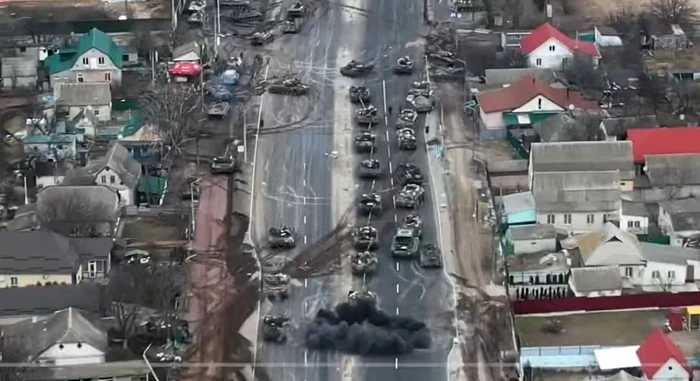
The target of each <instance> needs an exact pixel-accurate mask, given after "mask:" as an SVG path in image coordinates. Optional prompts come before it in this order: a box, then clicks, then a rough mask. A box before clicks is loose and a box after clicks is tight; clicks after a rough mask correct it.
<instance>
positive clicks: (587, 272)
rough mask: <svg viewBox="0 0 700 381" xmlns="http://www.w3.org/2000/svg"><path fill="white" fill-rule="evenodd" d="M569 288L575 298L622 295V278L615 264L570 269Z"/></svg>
mask: <svg viewBox="0 0 700 381" xmlns="http://www.w3.org/2000/svg"><path fill="white" fill-rule="evenodd" d="M569 288H570V289H571V292H572V293H573V294H574V296H576V297H577V298H597V297H601V296H619V295H622V278H621V277H620V270H619V269H618V267H617V266H597V267H577V268H572V269H571V275H570V277H569Z"/></svg>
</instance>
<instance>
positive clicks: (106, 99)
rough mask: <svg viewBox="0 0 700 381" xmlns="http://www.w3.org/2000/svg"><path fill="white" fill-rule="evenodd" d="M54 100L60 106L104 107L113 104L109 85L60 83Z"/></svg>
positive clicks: (55, 90)
mask: <svg viewBox="0 0 700 381" xmlns="http://www.w3.org/2000/svg"><path fill="white" fill-rule="evenodd" d="M54 98H55V99H56V104H57V105H59V106H91V105H92V106H103V105H108V104H110V103H111V102H112V90H111V89H110V87H109V83H58V84H56V87H54Z"/></svg>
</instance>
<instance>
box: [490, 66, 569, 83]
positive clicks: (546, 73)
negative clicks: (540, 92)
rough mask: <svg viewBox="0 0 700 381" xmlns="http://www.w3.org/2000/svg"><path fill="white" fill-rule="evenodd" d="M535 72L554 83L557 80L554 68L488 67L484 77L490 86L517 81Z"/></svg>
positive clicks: (546, 80) (541, 77) (540, 77)
mask: <svg viewBox="0 0 700 381" xmlns="http://www.w3.org/2000/svg"><path fill="white" fill-rule="evenodd" d="M530 74H534V75H536V76H537V77H538V78H539V79H541V80H543V81H545V82H547V83H552V82H554V81H555V80H556V78H557V77H556V75H555V73H554V70H552V69H541V68H517V69H486V70H485V71H484V77H485V78H486V85H488V86H502V85H509V84H511V83H514V82H517V81H518V80H519V79H520V78H522V77H524V76H526V75H530Z"/></svg>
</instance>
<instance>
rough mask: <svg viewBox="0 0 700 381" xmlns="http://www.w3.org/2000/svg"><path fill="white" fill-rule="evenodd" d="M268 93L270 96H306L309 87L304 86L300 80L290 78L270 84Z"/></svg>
mask: <svg viewBox="0 0 700 381" xmlns="http://www.w3.org/2000/svg"><path fill="white" fill-rule="evenodd" d="M267 91H268V92H269V93H270V94H282V95H306V94H308V93H309V86H306V85H304V84H302V83H301V80H300V79H299V78H289V79H285V80H282V81H278V82H273V83H271V84H269V85H268V86H267Z"/></svg>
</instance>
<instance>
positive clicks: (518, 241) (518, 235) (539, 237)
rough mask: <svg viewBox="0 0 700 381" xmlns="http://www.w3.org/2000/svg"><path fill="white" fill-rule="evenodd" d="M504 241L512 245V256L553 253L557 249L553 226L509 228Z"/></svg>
mask: <svg viewBox="0 0 700 381" xmlns="http://www.w3.org/2000/svg"><path fill="white" fill-rule="evenodd" d="M506 239H507V240H508V243H509V244H510V245H512V248H513V254H516V255H517V254H533V253H542V252H549V253H551V252H554V251H556V249H557V232H556V230H555V229H554V225H547V224H532V225H520V226H511V227H509V228H508V230H507V231H506Z"/></svg>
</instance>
